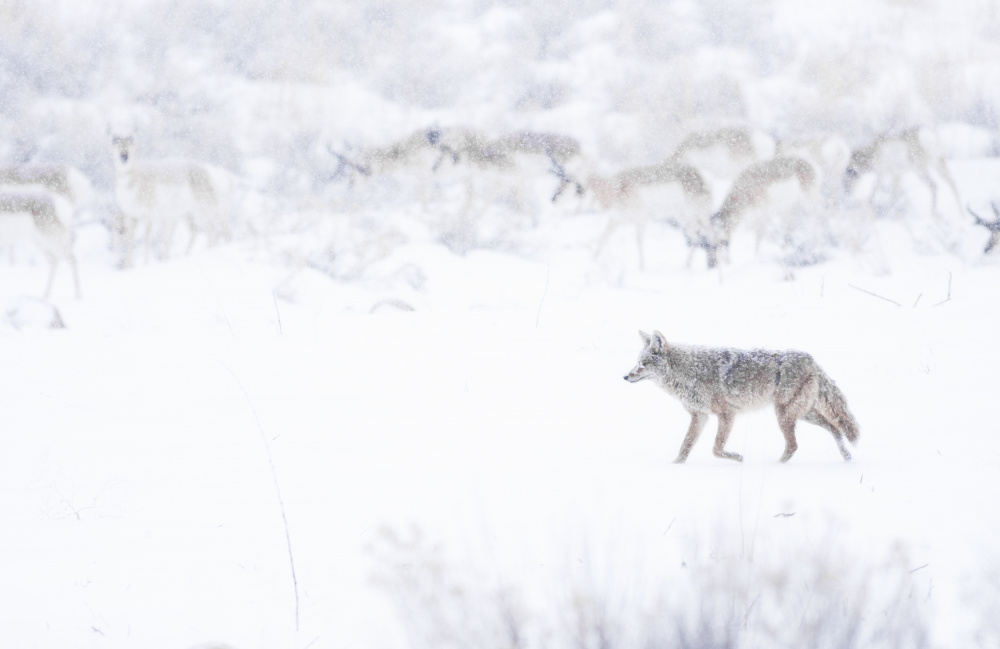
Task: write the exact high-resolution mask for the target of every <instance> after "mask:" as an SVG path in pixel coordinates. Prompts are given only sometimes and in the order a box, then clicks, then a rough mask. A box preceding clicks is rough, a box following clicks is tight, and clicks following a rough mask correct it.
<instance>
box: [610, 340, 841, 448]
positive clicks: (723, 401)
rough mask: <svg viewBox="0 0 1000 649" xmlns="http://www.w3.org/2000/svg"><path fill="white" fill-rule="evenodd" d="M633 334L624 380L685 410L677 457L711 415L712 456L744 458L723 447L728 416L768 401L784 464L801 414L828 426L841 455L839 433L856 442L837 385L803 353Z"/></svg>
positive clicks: (731, 417) (730, 420) (730, 423)
mask: <svg viewBox="0 0 1000 649" xmlns="http://www.w3.org/2000/svg"><path fill="white" fill-rule="evenodd" d="M639 335H640V336H641V338H642V341H643V344H644V347H643V350H642V352H641V353H640V354H639V360H638V362H637V363H636V366H635V367H634V368H632V370H631V371H630V372H629V373H628V374H626V375H625V380H626V381H628V382H630V383H636V382H638V381H642V380H644V379H652V380H653V381H655V382H656V384H657V385H659V386H660V387H661V388H663V389H664V390H666V391H667V392H668V393H669V394H671V395H673V396H674V397H676V398H677V399H678V400H679V401H680V402H681V404H682V405H683V406H684V408H685V409H686V410H687V411H688V412H689V413H690V414H691V425H690V427H689V428H688V431H687V435H686V436H685V437H684V441H683V443H682V444H681V449H680V453H679V454H678V455H677V459H676V460H675V462H677V463H681V462H684V461H685V460H687V457H688V454H689V453H690V452H691V447H692V446H694V443H695V442H696V441H697V439H698V435H699V434H701V431H702V429H703V428H704V427H705V423H706V422H707V421H708V415H709V414H714V415H716V416H717V417H718V418H719V430H718V433H717V434H716V437H715V446H714V447H713V449H712V453H713V454H714V455H715V456H716V457H721V458H726V459H730V460H736V461H742V460H743V457H742V456H741V455H739V454H738V453H733V452H731V451H727V450H725V446H726V440H727V439H728V438H729V433H730V432H731V431H732V428H733V420H734V419H735V417H736V415H737V414H738V413H740V412H745V411H748V410H755V409H758V408H762V407H764V406H766V405H768V404H774V409H775V413H776V414H777V416H778V426H779V427H780V428H781V433H782V435H784V438H785V452H784V453H783V454H782V455H781V459H780V461H781V462H787V461H788V460H789V459H790V458H791V457H792V455H793V454H794V453H795V450H796V449H797V448H798V444H797V443H796V441H795V423H796V422H797V421H798V420H800V419H801V420H803V421H807V422H809V423H811V424H815V425H817V426H821V427H822V428H825V429H826V430H828V431H830V433H831V434H832V435H833V438H834V440H835V441H836V442H837V447H838V448H839V449H840V454H841V455H842V456H843V458H844V460H850V459H851V454H850V452H849V451H848V450H847V446H846V445H845V444H844V438H845V437H846V438H847V439H848V440H849V441H850V442H851V444H856V443H857V441H858V435H859V433H860V429H859V427H858V422H857V421H856V420H855V419H854V416H853V415H852V414H851V412H850V410H848V408H847V400H846V399H845V398H844V395H843V393H842V392H841V391H840V389H839V388H838V387H837V385H836V383H834V382H833V380H832V379H831V378H830V377H829V376H827V375H826V373H825V372H824V371H823V369H822V368H821V367H820V366H819V364H817V363H816V361H815V360H813V358H812V356H810V355H809V354H806V353H805V352H800V351H794V350H789V351H770V350H764V349H751V350H741V349H730V348H723V347H720V348H714V347H695V346H689V345H676V344H673V343H667V341H666V338H664V336H663V334H661V333H660V332H659V331H654V332H653V333H652V334H647V333H645V332H642V331H640V332H639Z"/></svg>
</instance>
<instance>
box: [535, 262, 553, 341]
mask: <svg viewBox="0 0 1000 649" xmlns="http://www.w3.org/2000/svg"><path fill="white" fill-rule="evenodd" d="M551 271H552V264H546V265H545V290H544V291H542V299H541V300H539V301H538V313H537V314H535V329H538V321H539V320H540V319H541V317H542V305H543V304H544V303H545V296H546V295H548V294H549V273H550V272H551Z"/></svg>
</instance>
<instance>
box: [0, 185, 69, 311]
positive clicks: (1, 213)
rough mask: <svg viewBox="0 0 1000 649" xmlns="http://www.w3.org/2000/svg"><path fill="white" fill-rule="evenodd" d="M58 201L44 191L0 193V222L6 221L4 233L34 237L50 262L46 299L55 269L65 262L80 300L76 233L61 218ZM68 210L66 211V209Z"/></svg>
mask: <svg viewBox="0 0 1000 649" xmlns="http://www.w3.org/2000/svg"><path fill="white" fill-rule="evenodd" d="M59 211H60V209H59V204H58V200H57V199H56V198H55V197H54V196H53V194H51V193H49V192H46V191H43V190H27V191H4V192H0V219H2V220H3V221H4V224H3V225H4V227H3V228H2V230H3V233H4V234H7V235H10V234H12V233H15V232H17V233H18V234H17V235H15V236H18V238H24V235H26V238H31V239H33V240H34V242H35V243H36V244H37V245H38V247H39V248H40V249H41V251H42V252H43V253H44V254H45V257H46V258H47V260H48V262H49V279H48V282H46V284H45V294H44V297H45V299H48V297H49V295H50V294H51V293H52V282H53V280H54V279H55V277H56V267H57V266H58V265H59V261H60V260H65V261H66V263H68V264H69V267H70V270H71V271H72V272H73V285H74V287H75V289H76V296H77V297H80V278H79V276H78V275H77V270H76V257H75V256H74V254H73V240H74V234H73V230H71V229H70V228H69V227H68V226H67V225H66V223H64V222H63V220H62V219H60V217H59ZM64 211H65V210H64Z"/></svg>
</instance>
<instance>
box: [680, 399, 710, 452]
mask: <svg viewBox="0 0 1000 649" xmlns="http://www.w3.org/2000/svg"><path fill="white" fill-rule="evenodd" d="M707 421H708V414H707V413H704V412H692V413H691V425H690V426H688V432H687V435H685V436H684V441H683V442H681V451H680V453H678V454H677V459H676V460H674V464H683V463H684V461H685V460H687V457H688V453H690V452H691V447H692V446H694V443H695V442H696V441H698V435H700V434H701V431H702V429H703V428H705V423H706V422H707Z"/></svg>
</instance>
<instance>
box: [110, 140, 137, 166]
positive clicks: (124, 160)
mask: <svg viewBox="0 0 1000 649" xmlns="http://www.w3.org/2000/svg"><path fill="white" fill-rule="evenodd" d="M111 146H112V148H113V149H114V154H115V157H116V158H117V160H118V162H120V163H121V164H122V165H123V166H124V165H127V164H128V161H129V158H130V157H131V156H132V136H131V135H127V136H124V137H122V136H120V135H115V136H114V137H112V138H111Z"/></svg>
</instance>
